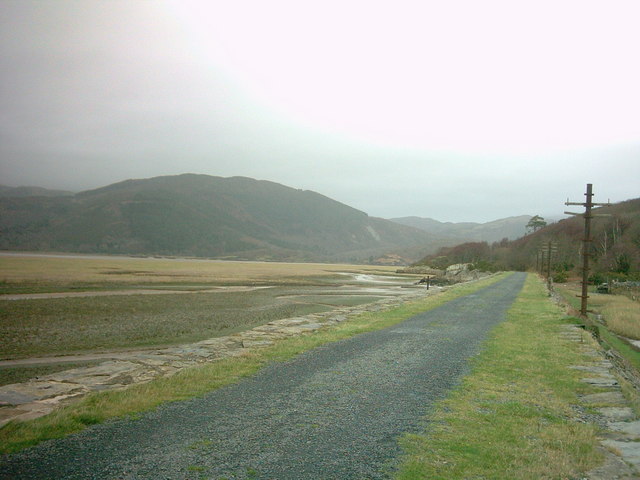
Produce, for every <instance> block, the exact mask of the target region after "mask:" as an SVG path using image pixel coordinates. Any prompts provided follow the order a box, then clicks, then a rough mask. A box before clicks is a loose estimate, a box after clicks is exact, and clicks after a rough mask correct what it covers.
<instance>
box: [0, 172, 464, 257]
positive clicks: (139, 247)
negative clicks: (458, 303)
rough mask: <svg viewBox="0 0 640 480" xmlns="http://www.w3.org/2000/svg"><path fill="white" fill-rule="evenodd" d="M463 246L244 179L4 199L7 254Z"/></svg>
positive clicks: (173, 179) (184, 180)
mask: <svg viewBox="0 0 640 480" xmlns="http://www.w3.org/2000/svg"><path fill="white" fill-rule="evenodd" d="M452 243H455V242H454V241H453V240H451V239H446V238H443V237H440V236H438V235H434V234H430V233H427V232H424V231H421V230H418V229H416V228H413V227H409V226H404V225H400V224H398V223H394V222H391V221H389V220H384V219H381V218H375V217H370V216H368V215H367V214H366V213H364V212H361V211H359V210H356V209H354V208H351V207H349V206H347V205H344V204H342V203H340V202H337V201H335V200H332V199H330V198H328V197H325V196H323V195H320V194H318V193H315V192H312V191H307V190H297V189H294V188H290V187H286V186H284V185H280V184H277V183H273V182H269V181H258V180H254V179H250V178H245V177H231V178H221V177H213V176H208V175H194V174H185V175H178V176H167V177H155V178H150V179H143V180H126V181H123V182H119V183H116V184H112V185H109V186H106V187H103V188H99V189H96V190H90V191H85V192H81V193H77V194H75V195H58V196H44V195H41V196H24V197H19V196H7V195H4V198H0V249H5V250H35V251H64V252H86V253H119V254H145V255H186V256H200V257H215V258H235V259H263V260H292V261H363V260H368V259H371V258H372V257H376V256H379V255H382V254H385V253H401V254H408V255H409V256H410V258H408V260H415V259H417V258H420V257H421V256H424V255H425V254H428V253H430V252H432V251H435V250H436V249H437V248H439V247H441V246H443V245H451V244H452Z"/></svg>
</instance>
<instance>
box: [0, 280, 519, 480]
mask: <svg viewBox="0 0 640 480" xmlns="http://www.w3.org/2000/svg"><path fill="white" fill-rule="evenodd" d="M524 278H525V274H514V275H512V276H510V277H508V278H507V279H505V280H502V281H500V282H498V283H496V284H494V285H492V286H490V287H487V288H485V289H483V290H481V291H479V292H476V293H474V294H471V295H467V296H465V297H462V298H459V299H456V300H453V301H451V302H449V303H447V304H446V305H443V306H441V307H439V308H437V309H434V310H431V311H429V312H426V313H423V314H419V315H416V316H415V317H412V318H411V319H409V320H407V321H405V322H403V323H401V324H399V325H396V326H394V327H391V328H388V329H385V330H381V331H377V332H372V333H368V334H363V335H359V336H356V337H354V338H351V339H349V340H344V341H340V342H336V343H333V344H329V345H326V346H323V347H320V348H317V349H315V350H312V351H310V352H307V353H305V354H303V355H300V356H298V357H296V358H295V359H293V360H291V361H288V362H285V363H281V364H275V365H272V366H270V367H268V368H266V369H264V370H263V371H261V372H260V373H259V374H258V375H257V376H255V377H252V378H250V379H247V380H245V381H242V382H241V383H239V384H236V385H233V386H230V387H226V388H222V389H220V390H217V391H214V392H212V393H211V394H209V395H207V396H206V397H204V398H199V399H195V400H190V401H185V402H179V403H174V404H169V405H165V406H164V407H162V408H160V409H158V410H156V411H154V412H152V413H149V414H148V415H145V416H143V418H142V419H140V420H135V421H132V420H119V421H113V422H108V423H106V424H103V425H98V426H96V427H93V428H90V429H88V430H86V431H85V432H83V433H81V434H78V435H74V436H71V437H69V438H66V439H62V440H58V441H52V442H47V443H45V444H42V445H40V446H39V447H36V448H33V449H30V450H27V451H25V452H22V453H20V454H16V455H13V456H9V457H4V458H3V459H2V460H1V461H0V478H2V479H8V478H11V479H21V478H38V479H47V478H51V479H62V478H65V479H80V478H82V479H89V478H95V479H111V480H113V479H154V480H159V479H200V478H212V479H222V478H226V479H253V478H260V479H277V480H285V479H292V480H293V479H295V480H301V479H341V480H345V479H381V478H388V477H389V471H390V470H392V469H393V462H394V459H396V458H397V457H398V455H399V454H400V449H399V447H398V445H397V440H398V437H399V436H400V435H402V434H403V433H405V432H415V431H418V430H420V429H421V428H423V427H424V425H425V422H426V421H427V420H425V415H427V414H428V412H429V409H430V408H431V406H432V405H433V402H434V401H436V400H438V399H440V398H442V397H443V396H444V395H445V394H446V393H447V391H448V390H450V389H451V388H452V387H453V386H455V385H456V384H457V382H458V381H459V379H460V377H461V376H462V375H463V374H464V373H466V372H467V364H468V359H469V357H470V356H473V355H474V354H476V353H477V351H478V349H479V346H480V344H481V342H482V341H483V340H484V338H486V334H487V333H488V332H489V330H490V329H491V328H492V327H493V326H495V325H496V324H498V323H499V322H501V321H503V320H504V318H505V312H506V310H507V309H508V308H509V307H510V305H511V304H512V303H513V301H514V299H515V297H516V296H517V294H518V293H519V292H520V290H521V288H522V285H523V282H524Z"/></svg>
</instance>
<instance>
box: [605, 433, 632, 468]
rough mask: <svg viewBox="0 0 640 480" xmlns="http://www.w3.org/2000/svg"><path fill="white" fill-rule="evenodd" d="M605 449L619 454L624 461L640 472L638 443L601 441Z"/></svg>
mask: <svg viewBox="0 0 640 480" xmlns="http://www.w3.org/2000/svg"><path fill="white" fill-rule="evenodd" d="M602 444H603V445H604V446H606V447H609V448H611V449H613V450H614V451H617V452H620V453H621V456H622V458H624V461H625V462H627V463H628V464H631V465H632V466H633V467H634V468H635V469H636V470H638V471H640V442H624V441H620V440H603V441H602Z"/></svg>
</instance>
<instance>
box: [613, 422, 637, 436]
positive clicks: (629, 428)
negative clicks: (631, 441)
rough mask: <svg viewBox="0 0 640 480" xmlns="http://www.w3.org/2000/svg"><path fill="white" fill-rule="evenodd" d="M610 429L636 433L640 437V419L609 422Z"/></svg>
mask: <svg viewBox="0 0 640 480" xmlns="http://www.w3.org/2000/svg"><path fill="white" fill-rule="evenodd" d="M609 429H610V430H613V431H614V432H622V433H626V434H627V435H635V436H637V437H638V439H640V420H635V421H633V422H612V423H609Z"/></svg>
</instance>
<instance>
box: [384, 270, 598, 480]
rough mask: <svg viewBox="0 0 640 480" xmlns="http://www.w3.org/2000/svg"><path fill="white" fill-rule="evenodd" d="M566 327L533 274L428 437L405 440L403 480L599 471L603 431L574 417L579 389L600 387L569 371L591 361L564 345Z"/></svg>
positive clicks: (443, 406)
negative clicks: (563, 328)
mask: <svg viewBox="0 0 640 480" xmlns="http://www.w3.org/2000/svg"><path fill="white" fill-rule="evenodd" d="M567 321H568V320H567V319H566V318H565V317H564V315H563V313H562V312H561V310H560V309H559V308H558V307H557V306H555V305H554V304H553V303H551V302H550V301H549V300H548V297H547V295H546V291H545V289H544V286H543V284H542V283H541V282H540V281H539V280H538V279H537V278H536V277H535V276H534V275H529V276H528V278H527V282H526V284H525V287H524V289H523V291H522V292H521V294H520V296H519V297H518V300H517V301H516V302H515V303H514V305H513V307H512V308H511V309H510V311H509V312H508V320H507V321H506V322H504V323H502V324H500V325H499V326H498V327H496V328H495V329H494V331H493V332H492V334H491V336H490V339H489V340H488V341H487V343H486V344H485V346H484V349H483V351H482V353H481V354H480V355H479V356H478V357H476V359H475V361H474V364H473V369H472V372H471V373H470V374H469V375H468V376H466V377H465V378H464V379H463V381H462V383H461V385H460V386H459V388H457V389H456V390H455V391H454V392H453V393H452V394H451V395H450V396H449V397H448V398H447V399H446V400H444V401H442V402H441V403H440V404H439V405H438V407H437V408H436V410H435V412H434V413H433V415H432V416H430V420H431V423H430V424H429V426H428V427H427V429H426V431H425V432H424V433H422V434H413V435H407V436H405V438H404V439H403V441H402V445H403V447H404V449H405V451H406V457H405V458H404V461H403V463H402V466H401V469H400V471H399V473H398V475H397V479H398V480H414V479H433V480H436V479H442V480H445V479H446V480H456V479H495V480H502V479H531V480H539V479H552V478H553V479H563V478H581V477H580V473H582V472H585V471H588V470H589V469H590V468H593V467H595V466H596V465H597V464H598V463H599V462H600V456H599V454H598V453H597V451H596V450H595V446H596V439H595V434H596V427H595V426H593V425H589V424H583V423H577V422H575V421H573V420H572V419H571V417H572V411H571V408H570V405H571V404H575V403H577V397H576V393H577V392H581V393H586V392H588V391H590V390H589V389H590V388H592V387H589V386H587V385H586V384H583V383H582V382H580V381H579V377H580V373H579V372H577V371H575V370H572V369H570V368H569V366H571V365H576V364H586V363H588V362H589V360H588V359H586V358H584V356H582V355H581V354H579V352H578V350H577V348H578V345H574V344H569V343H567V342H565V341H562V340H561V339H560V336H559V335H558V332H559V329H560V326H561V325H562V324H563V323H566V322H567Z"/></svg>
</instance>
